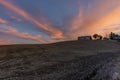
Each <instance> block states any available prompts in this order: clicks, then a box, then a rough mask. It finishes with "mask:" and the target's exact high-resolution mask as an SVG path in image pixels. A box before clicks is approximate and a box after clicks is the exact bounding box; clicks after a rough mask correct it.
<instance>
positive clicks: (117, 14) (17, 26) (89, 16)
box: [0, 0, 120, 45]
mask: <svg viewBox="0 0 120 80" xmlns="http://www.w3.org/2000/svg"><path fill="white" fill-rule="evenodd" d="M110 32H115V33H118V34H120V0H0V45H8V44H43V43H53V42H59V41H65V40H75V39H77V37H78V36H86V35H93V34H95V33H97V34H101V35H107V34H109V33H110Z"/></svg>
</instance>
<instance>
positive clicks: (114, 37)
mask: <svg viewBox="0 0 120 80" xmlns="http://www.w3.org/2000/svg"><path fill="white" fill-rule="evenodd" d="M109 37H110V39H111V40H120V35H118V34H115V33H113V32H111V33H110V35H109Z"/></svg>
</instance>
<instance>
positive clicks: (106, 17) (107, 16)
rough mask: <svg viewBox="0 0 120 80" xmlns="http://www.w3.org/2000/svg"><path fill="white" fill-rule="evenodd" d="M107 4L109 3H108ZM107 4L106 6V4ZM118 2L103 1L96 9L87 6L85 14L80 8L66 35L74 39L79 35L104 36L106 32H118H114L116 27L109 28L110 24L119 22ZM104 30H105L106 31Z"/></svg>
mask: <svg viewBox="0 0 120 80" xmlns="http://www.w3.org/2000/svg"><path fill="white" fill-rule="evenodd" d="M108 2H109V3H108ZM106 3H108V4H106ZM119 5H120V1H118V0H105V1H104V3H103V2H102V1H100V3H99V4H98V6H97V7H95V6H96V5H95V6H92V7H89V6H88V10H87V14H85V13H84V12H85V10H83V7H80V11H79V13H78V15H77V16H76V17H75V18H74V19H73V21H72V22H71V23H70V24H71V29H70V30H69V32H68V33H67V34H70V33H71V32H74V34H73V35H70V36H68V37H70V38H71V39H75V38H76V37H77V36H81V35H91V34H94V33H100V34H103V35H104V34H106V33H107V32H111V31H114V32H118V31H119V30H115V28H116V27H118V26H111V25H112V24H119V23H120V22H119V21H120V12H119V11H120V6H119ZM104 29H107V30H106V31H105V30H104Z"/></svg>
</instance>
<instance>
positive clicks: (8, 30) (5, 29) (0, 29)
mask: <svg viewBox="0 0 120 80" xmlns="http://www.w3.org/2000/svg"><path fill="white" fill-rule="evenodd" d="M0 33H3V34H7V35H10V36H13V37H15V38H20V39H26V40H33V41H37V42H41V43H46V42H47V41H45V40H43V39H42V36H41V35H40V34H39V35H36V36H32V35H30V34H29V33H27V32H19V31H18V30H17V29H15V28H13V27H11V26H7V25H4V26H0Z"/></svg>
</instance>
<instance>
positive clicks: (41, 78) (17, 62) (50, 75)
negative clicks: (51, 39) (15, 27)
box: [0, 40, 120, 80]
mask: <svg viewBox="0 0 120 80" xmlns="http://www.w3.org/2000/svg"><path fill="white" fill-rule="evenodd" d="M0 80H120V43H119V42H115V41H89V40H88V41H66V42H59V43H52V44H34V45H8V46H7V45H6V46H0Z"/></svg>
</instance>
